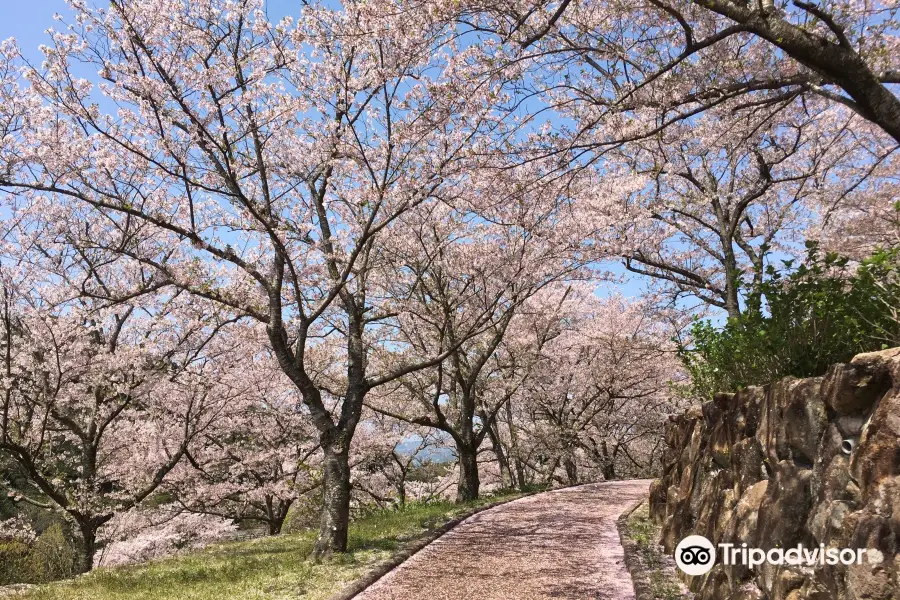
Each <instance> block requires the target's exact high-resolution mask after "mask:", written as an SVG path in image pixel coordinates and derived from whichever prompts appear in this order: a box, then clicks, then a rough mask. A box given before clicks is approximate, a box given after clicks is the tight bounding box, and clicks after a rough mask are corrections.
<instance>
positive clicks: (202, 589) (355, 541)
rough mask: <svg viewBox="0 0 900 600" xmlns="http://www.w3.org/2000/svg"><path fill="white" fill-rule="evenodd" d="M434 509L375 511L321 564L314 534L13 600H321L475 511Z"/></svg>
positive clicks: (97, 577)
mask: <svg viewBox="0 0 900 600" xmlns="http://www.w3.org/2000/svg"><path fill="white" fill-rule="evenodd" d="M512 497H514V496H494V497H486V498H483V499H482V500H479V501H476V502H474V503H470V504H465V505H454V504H450V503H443V502H442V503H431V504H417V505H410V506H409V507H407V508H406V509H404V510H399V511H393V510H387V511H379V512H376V513H372V514H370V515H367V516H364V517H362V518H360V519H358V520H356V521H354V522H353V523H352V524H351V527H350V544H349V545H350V552H349V553H348V554H346V555H342V556H338V557H335V558H333V559H329V560H327V561H325V562H323V563H320V564H314V563H312V562H310V561H308V560H307V556H308V555H309V554H310V552H311V550H312V546H313V541H314V539H315V533H314V532H305V533H300V534H293V535H281V536H277V537H273V538H263V539H258V540H252V541H249V542H231V543H223V544H217V545H214V546H211V547H209V548H206V549H204V550H200V551H198V552H194V553H191V554H186V555H183V556H178V557H173V558H168V559H164V560H158V561H154V562H150V563H146V564H142V565H135V566H129V567H120V568H109V569H97V570H95V571H94V572H92V573H90V574H88V575H85V576H82V577H79V578H78V579H76V580H74V581H66V582H58V583H53V584H47V585H42V586H38V587H35V588H33V589H31V590H29V591H28V592H27V593H25V594H22V595H16V596H14V598H15V599H16V600H19V599H21V600H126V599H127V600H283V599H287V598H291V599H297V598H302V599H303V600H319V599H324V598H328V597H329V596H330V595H332V594H334V593H335V592H337V591H338V590H340V589H341V587H342V586H344V585H346V584H347V583H349V582H351V581H353V580H354V579H356V578H358V577H360V576H361V575H362V574H364V573H365V572H366V571H367V570H369V569H370V568H371V567H372V566H373V565H374V564H375V563H377V562H378V561H380V560H383V559H385V558H387V557H388V556H390V555H391V554H392V553H393V552H396V551H397V550H399V549H400V548H401V546H402V545H403V542H405V541H408V540H410V539H415V538H416V537H419V536H421V535H423V534H424V533H425V532H427V531H428V530H431V529H434V528H436V527H438V526H440V525H442V524H443V523H444V522H446V521H447V520H449V519H451V518H453V517H455V516H458V515H459V514H461V513H463V512H465V511H466V510H469V509H471V508H474V507H476V506H479V505H484V504H488V503H490V502H496V501H498V500H501V499H506V498H512Z"/></svg>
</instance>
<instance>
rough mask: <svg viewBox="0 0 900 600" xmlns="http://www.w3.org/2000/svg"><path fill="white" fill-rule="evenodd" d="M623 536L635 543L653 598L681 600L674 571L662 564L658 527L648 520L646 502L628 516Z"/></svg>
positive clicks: (658, 599) (680, 592) (679, 588)
mask: <svg viewBox="0 0 900 600" xmlns="http://www.w3.org/2000/svg"><path fill="white" fill-rule="evenodd" d="M625 535H627V536H628V537H629V538H631V539H632V540H634V541H635V542H636V543H637V546H638V549H639V550H640V552H641V562H642V563H643V565H644V567H645V568H646V569H647V573H648V576H649V578H650V590H651V592H652V593H653V596H654V598H656V599H657V600H681V599H682V598H683V597H684V595H683V594H682V591H681V586H680V585H679V583H678V580H677V579H676V576H675V573H674V571H673V570H671V569H667V568H666V566H665V563H664V562H663V554H662V547H661V546H660V545H659V544H658V543H657V542H656V540H658V539H659V527H658V526H657V525H656V523H654V522H653V519H651V518H650V513H649V507H648V506H647V503H646V502H645V503H643V504H642V505H640V506H639V507H638V508H637V509H636V510H635V511H634V512H632V513H631V515H629V517H628V520H627V521H626V523H625Z"/></svg>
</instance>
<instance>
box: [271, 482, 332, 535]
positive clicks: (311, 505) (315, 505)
mask: <svg viewBox="0 0 900 600" xmlns="http://www.w3.org/2000/svg"><path fill="white" fill-rule="evenodd" d="M321 508H322V494H321V493H317V492H311V493H309V494H305V495H303V496H301V497H300V498H298V499H297V500H296V501H295V502H294V503H293V504H292V505H291V508H290V510H289V511H288V514H287V517H285V519H284V524H283V525H282V526H281V531H282V532H283V533H300V532H301V531H307V530H310V529H315V528H317V527H318V526H319V519H320V518H321Z"/></svg>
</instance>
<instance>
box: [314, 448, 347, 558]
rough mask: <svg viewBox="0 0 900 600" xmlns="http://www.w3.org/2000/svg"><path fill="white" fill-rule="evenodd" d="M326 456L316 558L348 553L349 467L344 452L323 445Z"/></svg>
mask: <svg viewBox="0 0 900 600" xmlns="http://www.w3.org/2000/svg"><path fill="white" fill-rule="evenodd" d="M322 449H323V451H324V454H325V461H324V467H325V469H324V471H325V473H324V475H325V476H324V480H323V482H322V488H323V491H324V502H323V503H322V520H321V524H320V526H319V537H318V538H317V539H316V545H315V548H314V549H313V556H314V557H316V558H319V557H322V556H327V555H330V554H332V553H334V552H346V551H347V528H348V523H349V521H350V463H349V460H348V453H347V450H346V448H343V447H342V446H340V445H338V444H333V443H323V444H322Z"/></svg>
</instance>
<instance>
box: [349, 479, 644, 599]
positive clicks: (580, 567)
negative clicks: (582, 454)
mask: <svg viewBox="0 0 900 600" xmlns="http://www.w3.org/2000/svg"><path fill="white" fill-rule="evenodd" d="M649 485H650V482H649V481H648V480H641V481H621V482H609V483H596V484H588V485H583V486H579V487H575V488H568V489H562V490H556V491H551V492H545V493H543V494H538V495H536V496H529V497H527V498H521V499H519V500H515V501H513V502H510V503H507V504H503V505H501V506H498V507H496V508H492V509H490V510H486V511H484V512H481V513H478V514H477V515H475V516H473V517H470V518H468V519H466V520H465V521H463V522H462V523H460V524H459V525H457V526H456V527H455V528H454V529H452V530H451V531H449V532H448V533H447V534H445V535H443V536H441V537H440V538H438V539H437V540H436V541H435V542H434V543H432V544H430V545H428V546H426V547H425V548H424V549H422V550H421V551H420V552H418V553H416V554H415V555H413V556H412V557H411V558H410V559H409V560H407V561H406V562H404V563H403V564H401V565H400V566H399V567H397V568H396V569H394V570H393V571H391V572H390V573H388V574H387V575H385V576H384V577H382V578H381V579H379V580H378V581H377V582H376V583H375V584H373V585H372V586H371V587H369V588H368V589H366V590H365V591H364V592H362V593H361V594H359V595H358V596H356V600H419V599H421V600H543V599H544V598H547V599H549V598H557V599H558V598H563V599H566V600H633V599H634V591H633V588H632V583H631V576H630V575H629V574H628V570H627V569H626V567H625V563H624V560H623V553H622V546H621V545H620V543H619V533H618V530H617V529H616V519H617V518H618V517H619V515H620V514H622V512H623V511H625V510H626V509H628V508H630V507H631V506H632V505H634V503H636V502H637V501H638V500H639V499H641V498H646V497H647V491H648V488H649Z"/></svg>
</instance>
